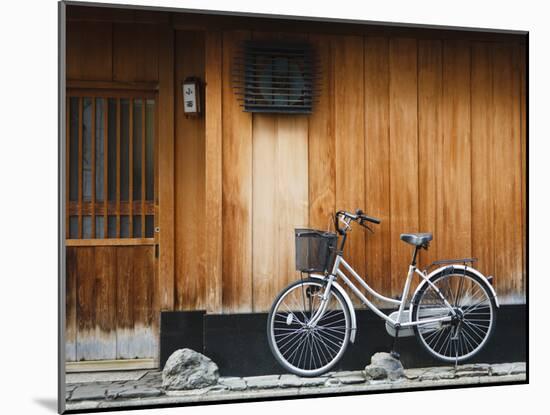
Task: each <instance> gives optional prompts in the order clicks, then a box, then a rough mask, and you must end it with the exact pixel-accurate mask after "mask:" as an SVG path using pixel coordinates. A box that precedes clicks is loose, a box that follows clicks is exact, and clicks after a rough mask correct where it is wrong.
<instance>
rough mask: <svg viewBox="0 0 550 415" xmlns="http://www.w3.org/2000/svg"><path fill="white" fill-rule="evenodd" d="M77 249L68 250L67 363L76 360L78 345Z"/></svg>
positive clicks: (66, 299)
mask: <svg viewBox="0 0 550 415" xmlns="http://www.w3.org/2000/svg"><path fill="white" fill-rule="evenodd" d="M76 249H77V248H67V255H66V264H67V267H66V269H67V276H66V290H67V291H66V297H65V304H66V305H65V307H66V311H65V359H66V360H67V361H75V360H76V345H77V315H76V307H77V301H76V300H77V299H76V290H77V278H78V272H77V262H76V260H77V258H76Z"/></svg>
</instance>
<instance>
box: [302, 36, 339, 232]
mask: <svg viewBox="0 0 550 415" xmlns="http://www.w3.org/2000/svg"><path fill="white" fill-rule="evenodd" d="M309 40H310V42H311V43H312V45H313V48H314V49H315V50H316V52H317V55H318V57H319V65H320V68H321V79H320V80H319V84H320V88H321V89H320V97H319V102H318V103H317V104H315V106H314V108H313V113H312V114H311V115H310V116H309V126H308V134H309V137H308V152H309V160H308V169H309V177H308V179H309V181H308V183H309V226H311V227H312V228H316V229H323V230H334V226H333V224H332V223H333V221H332V215H333V214H334V212H335V210H336V160H335V154H336V143H335V137H334V135H335V133H334V65H335V62H334V59H333V48H332V42H333V38H332V37H331V36H324V35H310V37H309Z"/></svg>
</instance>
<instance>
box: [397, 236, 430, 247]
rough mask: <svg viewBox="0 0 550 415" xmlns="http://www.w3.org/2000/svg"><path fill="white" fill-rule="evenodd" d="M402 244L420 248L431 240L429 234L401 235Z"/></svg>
mask: <svg viewBox="0 0 550 415" xmlns="http://www.w3.org/2000/svg"><path fill="white" fill-rule="evenodd" d="M400 238H401V240H402V241H403V242H406V243H408V244H411V245H415V246H422V245H424V244H427V243H428V242H430V241H431V240H432V234H431V233H402V234H401V236H400Z"/></svg>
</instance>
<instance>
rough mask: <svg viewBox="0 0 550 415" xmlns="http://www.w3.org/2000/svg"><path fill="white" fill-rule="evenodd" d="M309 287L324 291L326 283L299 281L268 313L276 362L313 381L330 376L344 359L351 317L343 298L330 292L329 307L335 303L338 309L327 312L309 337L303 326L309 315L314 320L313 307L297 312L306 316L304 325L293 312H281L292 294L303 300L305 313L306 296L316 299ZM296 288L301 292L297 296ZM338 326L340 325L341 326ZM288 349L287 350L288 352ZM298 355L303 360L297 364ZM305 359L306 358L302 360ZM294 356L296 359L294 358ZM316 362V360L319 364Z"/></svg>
mask: <svg viewBox="0 0 550 415" xmlns="http://www.w3.org/2000/svg"><path fill="white" fill-rule="evenodd" d="M300 286H302V287H300ZM307 287H315V289H317V290H321V289H323V288H324V287H325V282H324V281H320V280H318V279H313V278H307V279H303V280H299V281H296V282H294V283H292V284H290V285H288V286H287V287H286V288H284V289H283V290H282V291H281V292H280V293H279V295H278V296H277V298H276V299H275V301H274V302H273V304H272V306H271V309H270V311H269V315H268V319H267V338H268V343H269V347H270V349H271V352H272V353H273V356H274V357H275V360H277V362H278V363H279V364H280V365H281V366H282V367H283V368H284V369H285V370H287V371H288V372H291V373H294V374H295V375H298V376H304V377H312V376H319V375H321V374H323V373H326V372H328V371H329V370H330V369H331V368H332V367H334V365H335V364H336V363H338V361H339V360H340V359H341V358H342V356H343V354H344V352H345V350H346V348H347V345H348V343H349V338H350V333H351V314H350V310H349V309H348V306H347V303H346V301H345V300H344V298H343V296H342V295H341V294H340V293H339V292H338V291H336V290H331V292H330V297H329V304H330V305H332V301H333V300H334V301H336V303H337V305H338V307H339V308H336V309H327V311H326V312H325V314H324V315H323V317H322V318H321V319H320V320H319V324H318V325H317V327H316V331H315V330H313V331H311V334H307V331H306V330H305V329H304V323H305V321H306V319H307V316H308V314H309V317H311V315H312V311H311V310H315V307H310V311H308V310H303V311H296V312H295V313H296V314H298V313H300V314H301V316H303V317H301V318H302V319H303V320H304V321H302V322H301V321H300V317H297V316H296V314H294V311H293V310H290V308H289V309H288V311H289V312H286V314H285V312H280V311H279V306H280V305H281V304H282V302H283V300H285V299H286V298H288V296H289V295H290V293H292V292H294V293H295V294H296V295H300V296H301V297H302V298H303V302H304V309H305V308H306V307H305V306H306V305H305V297H306V296H307V295H310V297H309V298H311V297H312V296H313V294H311V293H310V294H307V292H306V290H307ZM296 288H302V289H301V291H300V292H298V291H296ZM304 288H306V290H304ZM310 291H311V290H310ZM315 295H318V294H315ZM308 301H309V299H308ZM330 305H329V307H330ZM298 306H299V305H298ZM313 313H314V311H313ZM290 314H292V317H288V316H289V315H290ZM342 323H343V325H342ZM335 324H338V326H336V325H335ZM322 329H324V332H321V330H322ZM292 330H294V334H293V333H290V332H291V331H292ZM285 333H288V334H285ZM284 336H286V337H284ZM308 336H309V339H308ZM283 341H288V342H289V343H290V344H291V345H290V346H288V345H287V344H285V343H284V342H283ZM292 342H294V343H292ZM293 344H294V345H295V346H296V350H295V351H291V349H290V347H291V346H292V345H293ZM286 346H288V347H287V348H286V350H285V347H286ZM300 347H301V349H300ZM304 353H305V354H304ZM308 353H309V356H310V357H309V362H310V364H309V367H308V365H307V364H305V363H306V362H307V361H308V357H307V354H308ZM285 354H286V356H285ZM293 354H294V355H293ZM298 355H299V356H300V357H299V358H298V359H297V360H298V361H296V357H297V356H298ZM302 355H304V359H303V360H302ZM291 356H293V357H292V358H291ZM329 357H330V359H329ZM315 359H317V361H316V360H315ZM302 362H303V363H302Z"/></svg>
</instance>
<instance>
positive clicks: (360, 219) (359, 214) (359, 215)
mask: <svg viewBox="0 0 550 415" xmlns="http://www.w3.org/2000/svg"><path fill="white" fill-rule="evenodd" d="M340 216H343V217H345V218H348V219H349V220H353V221H355V222H357V223H359V225H361V226H363V227H364V228H367V229H369V230H371V229H370V228H369V227H368V226H367V225H365V223H364V222H371V223H376V224H380V222H381V221H380V219H377V218H373V217H372V216H367V215H365V214H364V213H363V211H362V210H361V209H357V211H356V212H355V214H353V213H351V212H346V211H345V210H339V211H338V212H336V216H335V217H334V226H335V227H336V230H337V231H338V233H339V234H340V235H343V234H344V233H345V231H346V230H347V229H344V230H342V229H341V228H340V226H339V225H338V220H339V217H340ZM348 226H349V221H348ZM371 231H372V230H371Z"/></svg>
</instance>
